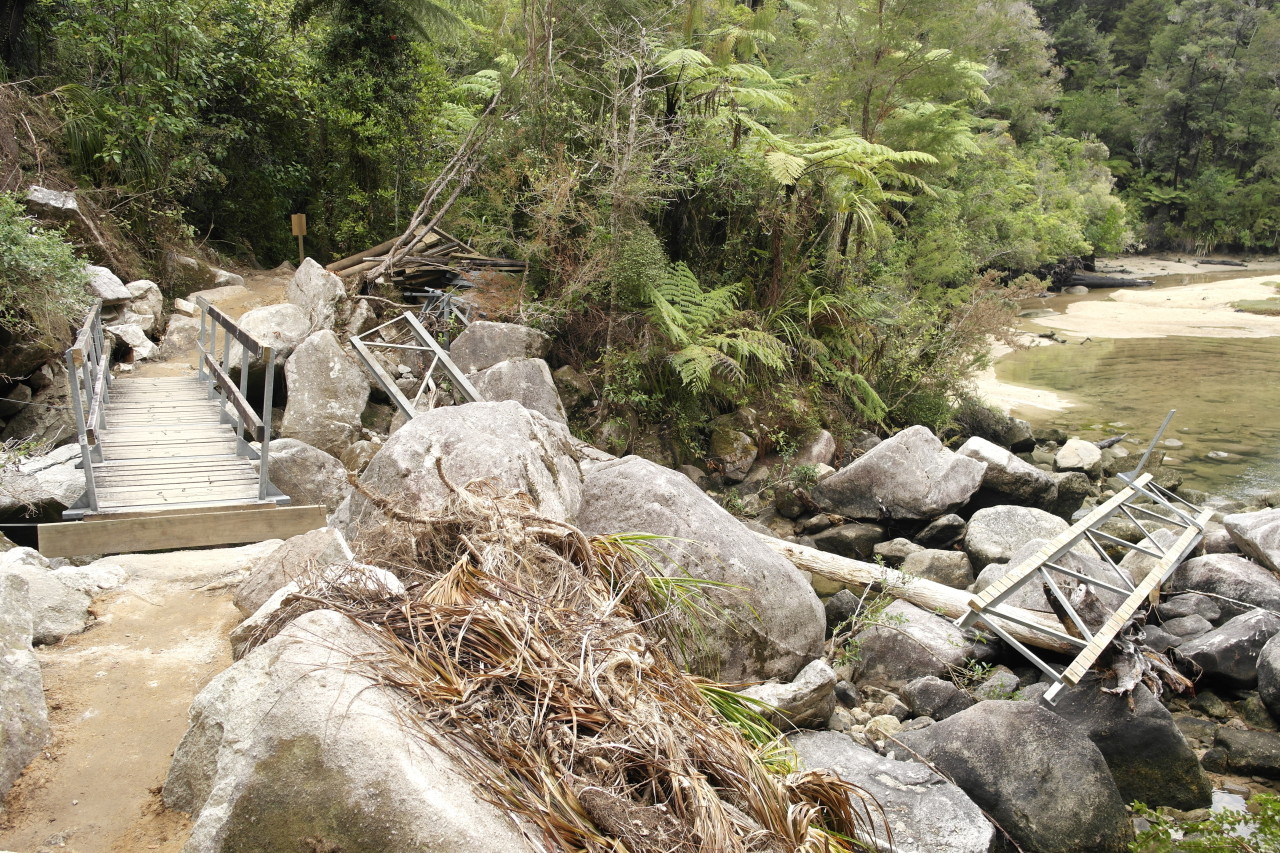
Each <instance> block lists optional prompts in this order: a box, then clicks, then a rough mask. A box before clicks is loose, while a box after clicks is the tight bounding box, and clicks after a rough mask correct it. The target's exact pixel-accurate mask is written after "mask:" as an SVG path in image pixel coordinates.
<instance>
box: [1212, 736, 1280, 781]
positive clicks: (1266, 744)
mask: <svg viewBox="0 0 1280 853" xmlns="http://www.w3.org/2000/svg"><path fill="white" fill-rule="evenodd" d="M1201 760H1202V761H1204V766H1205V769H1206V770H1208V771H1209V772H1210V773H1230V774H1233V775H1236V776H1264V777H1266V778H1268V779H1280V734H1276V733H1275V732H1262V731H1256V730H1253V729H1236V728H1232V727H1231V726H1219V727H1218V730H1217V732H1216V733H1215V734H1214V738H1213V746H1212V747H1210V749H1209V751H1208V752H1206V753H1205V754H1204V757H1203V759H1201Z"/></svg>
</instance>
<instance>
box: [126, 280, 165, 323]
mask: <svg viewBox="0 0 1280 853" xmlns="http://www.w3.org/2000/svg"><path fill="white" fill-rule="evenodd" d="M125 288H126V289H128V291H129V295H130V297H132V298H131V299H130V300H129V310H130V311H131V312H133V314H134V315H135V316H136V317H137V318H138V320H137V323H138V325H139V326H141V327H142V331H144V332H147V333H149V334H158V333H159V332H160V330H161V328H162V327H163V325H164V296H163V295H162V294H161V293H160V286H159V285H158V284H156V283H155V282H154V281H149V280H148V279H145V278H143V279H139V280H138V281H131V282H129V283H128V284H126V285H125Z"/></svg>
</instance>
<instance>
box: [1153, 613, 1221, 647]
mask: <svg viewBox="0 0 1280 853" xmlns="http://www.w3.org/2000/svg"><path fill="white" fill-rule="evenodd" d="M1160 627H1161V628H1163V629H1164V630H1165V631H1167V632H1168V633H1170V634H1172V635H1173V636H1175V637H1179V638H1181V639H1182V640H1184V641H1185V640H1192V639H1195V638H1196V637H1199V636H1200V635H1202V634H1207V633H1209V632H1210V631H1212V630H1213V623H1212V622H1210V621H1209V620H1208V619H1206V618H1204V617H1203V616H1201V615H1199V614H1198V613H1192V614H1191V615H1190V616H1179V617H1177V618H1176V619H1169V620H1167V621H1165V622H1164V623H1162V624H1161V625H1160Z"/></svg>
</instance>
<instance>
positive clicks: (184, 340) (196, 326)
mask: <svg viewBox="0 0 1280 853" xmlns="http://www.w3.org/2000/svg"><path fill="white" fill-rule="evenodd" d="M199 339H200V321H199V320H197V319H196V318H195V317H184V316H182V315H181V314H175V315H173V316H172V317H170V318H169V325H168V326H166V327H165V331H164V340H162V341H161V342H160V358H162V359H164V360H165V361H177V360H179V359H181V358H182V357H183V356H186V355H188V354H191V355H192V356H194V355H195V354H196V343H197V342H198V341H199ZM192 363H193V364H194V363H195V359H194V358H193V359H192Z"/></svg>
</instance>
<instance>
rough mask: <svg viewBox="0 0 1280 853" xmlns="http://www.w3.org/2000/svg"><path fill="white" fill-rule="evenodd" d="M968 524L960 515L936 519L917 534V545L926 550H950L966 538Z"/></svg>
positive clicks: (948, 515) (949, 515)
mask: <svg viewBox="0 0 1280 853" xmlns="http://www.w3.org/2000/svg"><path fill="white" fill-rule="evenodd" d="M967 527H968V523H967V522H966V521H965V520H964V519H963V518H961V517H960V516H958V515H955V514H950V513H949V514H947V515H944V516H940V517H938V518H935V519H934V520H933V521H931V522H929V523H928V524H927V525H925V528H924V529H923V530H921V531H920V532H919V533H917V534H916V544H917V545H920V546H921V547H924V548H949V547H951V546H952V545H954V544H956V543H957V542H959V541H960V540H961V539H963V538H964V533H965V529H966V528H967Z"/></svg>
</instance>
